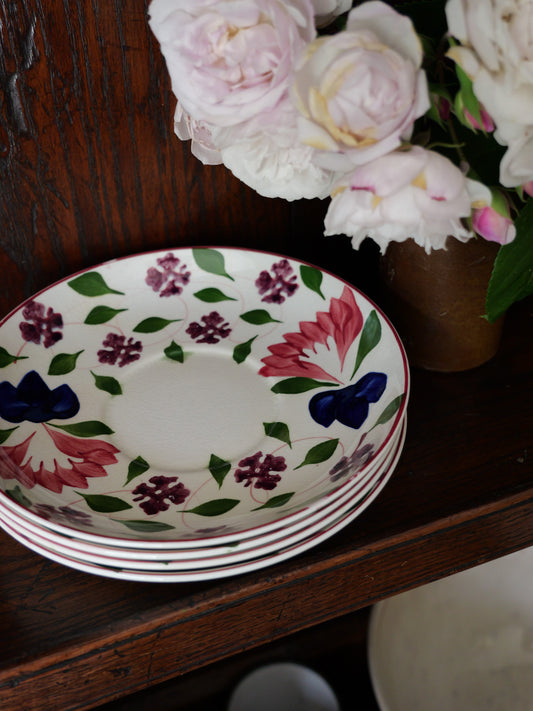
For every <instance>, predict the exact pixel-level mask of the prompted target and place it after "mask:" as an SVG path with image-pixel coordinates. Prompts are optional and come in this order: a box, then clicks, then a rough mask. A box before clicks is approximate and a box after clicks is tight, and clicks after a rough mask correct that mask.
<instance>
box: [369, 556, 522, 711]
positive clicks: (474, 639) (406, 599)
mask: <svg viewBox="0 0 533 711" xmlns="http://www.w3.org/2000/svg"><path fill="white" fill-rule="evenodd" d="M368 651H369V667H370V675H371V679H372V683H373V686H374V690H375V694H376V698H377V700H378V703H379V706H380V708H381V709H382V711H489V710H492V709H494V710H495V711H496V710H497V711H531V710H532V709H533V547H531V548H527V549H525V550H522V551H519V552H517V553H513V554H511V555H508V556H505V557H503V558H500V559H498V560H495V561H492V562H490V563H485V564H483V565H480V566H478V567H476V568H473V569H471V570H467V571H464V572H461V573H457V574H455V575H452V576H450V577H448V578H445V579H443V580H439V581H436V582H434V583H430V584H428V585H424V586H422V587H419V588H417V589H415V590H412V591H409V592H406V593H401V594H399V595H397V596H395V597H393V598H390V599H388V600H385V601H383V602H380V603H378V604H377V605H375V607H374V608H373V610H372V614H371V619H370V629H369V649H368Z"/></svg>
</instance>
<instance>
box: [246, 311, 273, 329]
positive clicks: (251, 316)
mask: <svg viewBox="0 0 533 711" xmlns="http://www.w3.org/2000/svg"><path fill="white" fill-rule="evenodd" d="M241 318H242V320H243V321H246V323H251V324H253V325H254V326H263V325H264V324H265V323H281V321H280V320H279V319H277V318H272V316H271V315H270V314H269V313H268V311H266V309H254V310H253V311H247V312H246V313H245V314H241Z"/></svg>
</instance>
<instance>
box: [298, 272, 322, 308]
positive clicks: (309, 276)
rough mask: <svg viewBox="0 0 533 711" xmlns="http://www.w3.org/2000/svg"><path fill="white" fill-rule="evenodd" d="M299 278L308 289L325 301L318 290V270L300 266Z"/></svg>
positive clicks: (319, 283)
mask: <svg viewBox="0 0 533 711" xmlns="http://www.w3.org/2000/svg"><path fill="white" fill-rule="evenodd" d="M300 276H301V277H302V281H303V283H304V284H305V285H306V287H307V288H308V289H311V291H316V293H317V294H318V295H319V296H321V297H322V298H323V299H324V300H325V299H326V297H325V296H324V294H323V293H322V290H321V288H320V287H321V286H322V272H321V271H320V269H316V267H310V266H307V265H306V264H302V265H301V267H300Z"/></svg>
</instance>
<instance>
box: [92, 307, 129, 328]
mask: <svg viewBox="0 0 533 711" xmlns="http://www.w3.org/2000/svg"><path fill="white" fill-rule="evenodd" d="M127 310H128V309H112V308H111V306H95V307H94V309H92V310H91V311H89V313H88V314H87V317H86V318H85V321H84V323H86V324H88V325H89V326H95V325H97V324H99V323H107V321H111V319H112V318H114V317H115V316H116V315H117V314H119V313H120V312H121V311H127Z"/></svg>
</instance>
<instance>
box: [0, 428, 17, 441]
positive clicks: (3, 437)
mask: <svg viewBox="0 0 533 711" xmlns="http://www.w3.org/2000/svg"><path fill="white" fill-rule="evenodd" d="M15 430H18V427H12V428H11V429H10V430H0V444H4V442H7V438H8V437H9V435H10V434H11V433H12V432H14V431H15Z"/></svg>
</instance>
